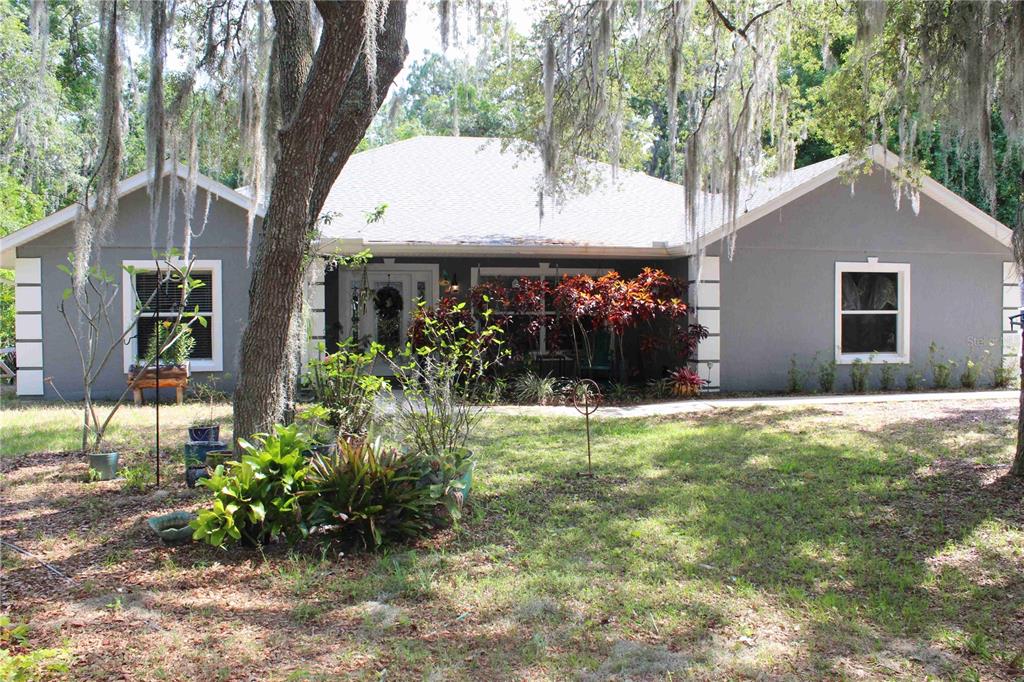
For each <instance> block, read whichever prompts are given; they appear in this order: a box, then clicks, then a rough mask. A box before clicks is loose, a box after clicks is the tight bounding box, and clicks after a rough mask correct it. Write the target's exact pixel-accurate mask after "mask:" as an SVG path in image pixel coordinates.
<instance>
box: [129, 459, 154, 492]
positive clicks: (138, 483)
mask: <svg viewBox="0 0 1024 682" xmlns="http://www.w3.org/2000/svg"><path fill="white" fill-rule="evenodd" d="M121 478H122V479H124V480H123V481H122V482H121V488H122V489H123V490H124V491H125V492H130V493H141V492H145V490H146V489H147V488H149V486H151V485H153V484H154V483H155V482H156V476H155V475H154V474H153V467H151V466H150V465H149V462H145V461H144V462H142V463H141V464H139V465H138V466H134V467H125V468H124V469H121Z"/></svg>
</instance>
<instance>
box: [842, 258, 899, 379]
mask: <svg viewBox="0 0 1024 682" xmlns="http://www.w3.org/2000/svg"><path fill="white" fill-rule="evenodd" d="M844 272H895V273H896V275H897V283H896V286H897V288H898V289H899V309H898V310H897V311H895V312H894V313H892V314H894V315H896V316H897V320H896V352H895V353H843V352H842V342H843V273H844ZM850 312H851V311H847V314H850ZM854 314H857V313H854ZM871 314H878V313H876V312H875V311H871ZM835 358H836V363H837V364H840V365H849V364H851V363H853V362H854V361H855V360H860V361H861V362H869V363H872V364H876V365H880V364H882V363H883V362H890V363H902V364H906V363H909V362H910V263H879V262H878V259H877V258H869V259H868V262H860V263H845V262H839V261H837V262H836V282H835Z"/></svg>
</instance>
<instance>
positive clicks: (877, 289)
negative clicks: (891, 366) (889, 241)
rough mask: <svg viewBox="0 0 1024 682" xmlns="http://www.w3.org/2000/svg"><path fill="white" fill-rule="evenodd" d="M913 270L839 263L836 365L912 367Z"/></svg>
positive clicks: (899, 265)
mask: <svg viewBox="0 0 1024 682" xmlns="http://www.w3.org/2000/svg"><path fill="white" fill-rule="evenodd" d="M909 301H910V265H909V264H907V263H879V262H877V260H875V259H869V261H868V262H867V263H836V313H835V316H836V337H835V338H836V361H837V362H839V363H850V362H853V361H854V360H857V359H860V360H864V361H873V362H909V352H908V347H909V346H908V342H909V336H910V305H909Z"/></svg>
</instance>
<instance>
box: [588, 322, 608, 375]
mask: <svg viewBox="0 0 1024 682" xmlns="http://www.w3.org/2000/svg"><path fill="white" fill-rule="evenodd" d="M580 371H581V372H584V373H585V374H586V375H587V376H588V377H590V378H591V379H592V378H594V373H595V372H601V373H604V374H605V375H606V376H610V375H611V372H612V335H611V332H609V331H608V330H607V329H598V330H597V331H596V332H594V338H593V339H592V341H591V344H590V358H589V361H588V358H587V357H586V355H584V357H583V358H581V360H580Z"/></svg>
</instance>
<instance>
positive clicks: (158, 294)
mask: <svg viewBox="0 0 1024 682" xmlns="http://www.w3.org/2000/svg"><path fill="white" fill-rule="evenodd" d="M162 288H163V287H162V286H160V263H157V264H156V312H157V315H159V314H160V289H162ZM154 331H155V332H156V487H157V488H160V352H161V350H162V349H161V348H160V324H159V322H158V323H157V325H156V327H155V328H154Z"/></svg>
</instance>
